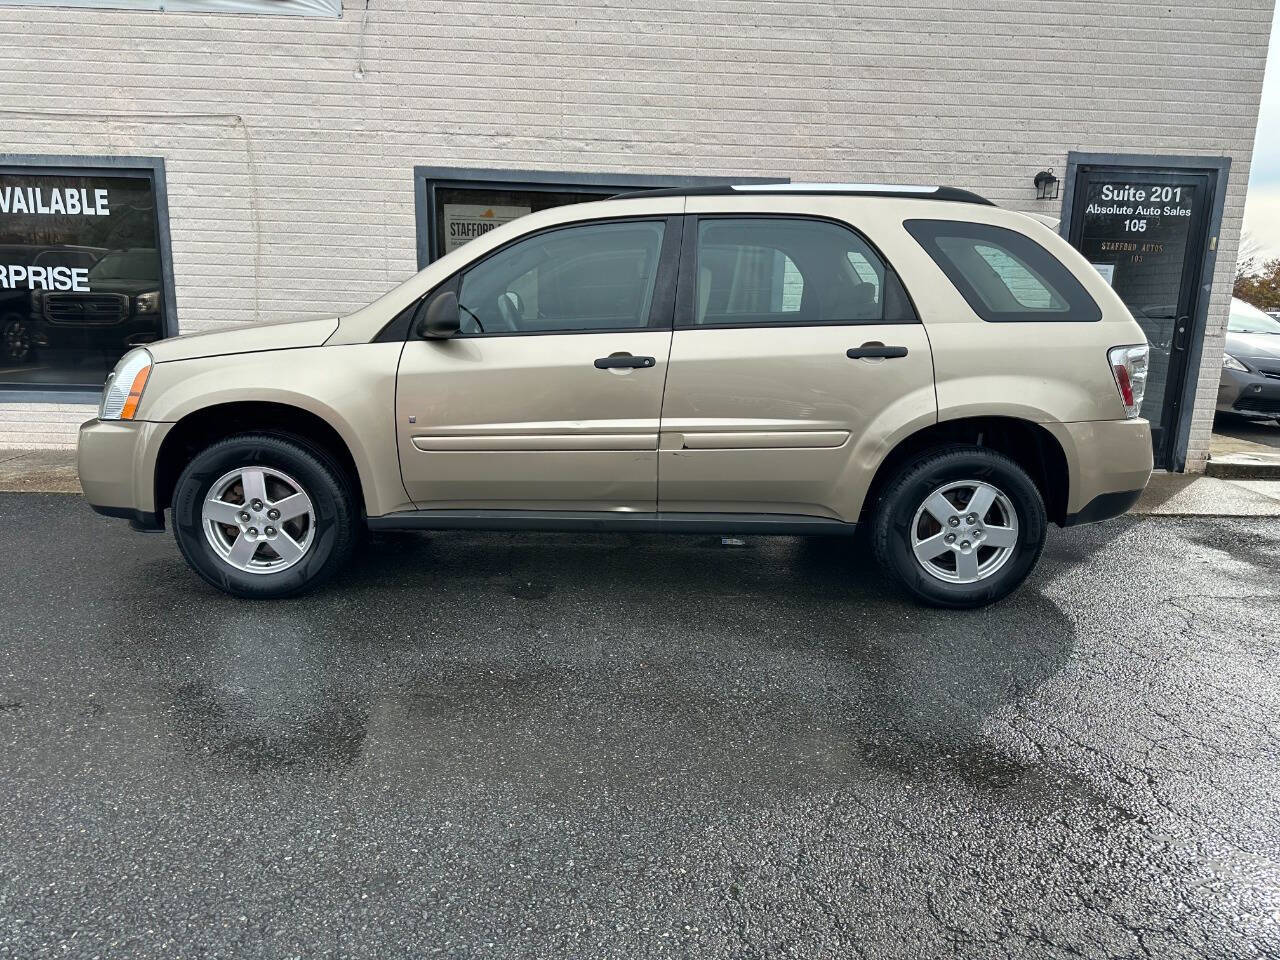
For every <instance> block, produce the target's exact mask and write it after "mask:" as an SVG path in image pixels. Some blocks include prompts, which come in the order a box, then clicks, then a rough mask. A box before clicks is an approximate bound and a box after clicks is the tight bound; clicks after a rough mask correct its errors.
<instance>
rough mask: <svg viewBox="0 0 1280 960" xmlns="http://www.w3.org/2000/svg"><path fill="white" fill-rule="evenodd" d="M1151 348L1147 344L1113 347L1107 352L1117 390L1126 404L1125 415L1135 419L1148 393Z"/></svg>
mask: <svg viewBox="0 0 1280 960" xmlns="http://www.w3.org/2000/svg"><path fill="white" fill-rule="evenodd" d="M1150 353H1151V348H1150V347H1148V346H1147V345H1146V344H1145V343H1135V344H1132V345H1131V346H1127V347H1112V348H1111V349H1110V350H1108V351H1107V360H1108V361H1109V362H1110V363H1111V374H1112V376H1114V377H1115V378H1116V389H1117V390H1119V391H1120V400H1121V402H1122V403H1123V404H1124V415H1125V416H1126V417H1128V418H1129V419H1131V420H1132V419H1133V418H1134V417H1136V416H1137V415H1138V411H1139V410H1141V409H1142V397H1143V395H1144V394H1145V393H1146V392H1147V358H1148V357H1149V356H1150Z"/></svg>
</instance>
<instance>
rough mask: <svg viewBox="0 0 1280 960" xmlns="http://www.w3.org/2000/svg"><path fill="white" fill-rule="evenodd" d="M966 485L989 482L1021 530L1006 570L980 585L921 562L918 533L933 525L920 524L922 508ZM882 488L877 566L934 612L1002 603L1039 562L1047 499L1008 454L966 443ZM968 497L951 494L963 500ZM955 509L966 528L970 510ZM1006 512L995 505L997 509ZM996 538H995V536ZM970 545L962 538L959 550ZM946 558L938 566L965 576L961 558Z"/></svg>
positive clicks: (875, 530) (928, 457) (875, 523)
mask: <svg viewBox="0 0 1280 960" xmlns="http://www.w3.org/2000/svg"><path fill="white" fill-rule="evenodd" d="M965 481H978V482H981V483H984V484H990V485H991V486H992V487H995V488H996V489H997V490H998V491H999V492H1000V493H1002V494H1003V495H1004V497H1005V498H1006V499H1007V502H1008V504H1009V505H1010V506H1011V507H1012V509H1013V511H1014V512H1015V514H1016V519H1017V528H1018V529H1017V536H1016V541H1015V544H1014V546H1013V547H1012V548H1011V550H1010V552H1009V553H1008V554H1007V556H1005V559H1004V560H1003V562H1002V564H1001V565H999V566H998V567H997V568H995V569H993V570H992V571H991V572H990V573H989V574H984V575H983V579H980V580H977V581H976V582H972V583H955V582H948V581H947V580H944V579H940V578H939V576H937V575H935V574H933V573H930V572H929V571H927V570H926V569H925V564H924V562H923V561H920V560H917V559H916V555H915V552H914V549H913V545H912V533H913V524H917V523H919V524H921V525H923V524H927V523H929V521H928V520H927V519H925V518H924V514H923V513H922V514H921V515H920V516H921V519H920V520H917V512H918V511H922V510H923V508H924V504H925V501H926V500H927V499H929V498H930V497H931V495H932V494H933V493H934V492H935V491H938V490H940V489H942V488H944V487H946V486H947V485H948V484H952V483H956V484H959V483H963V482H965ZM962 489H963V488H961V491H962ZM883 490H884V492H883V494H882V495H881V496H880V498H879V499H878V501H877V503H876V504H875V506H874V508H873V509H874V512H873V514H872V518H871V523H872V541H873V548H874V550H875V555H876V560H877V561H878V562H879V564H880V566H881V568H882V569H884V570H886V571H888V572H889V573H890V574H892V576H893V577H894V578H895V579H896V580H897V581H898V582H899V583H901V584H902V586H903V587H905V588H906V590H907V591H908V592H909V593H910V594H912V595H913V596H914V597H916V598H917V599H918V600H922V601H924V602H925V603H927V604H930V605H931V606H935V607H947V608H952V609H965V608H971V607H981V606H985V605H987V604H989V603H995V602H996V601H997V600H999V599H1001V598H1002V597H1004V596H1006V595H1007V594H1008V593H1010V592H1011V591H1012V590H1014V589H1015V588H1016V587H1017V586H1018V585H1019V584H1020V583H1022V581H1023V580H1025V579H1026V578H1027V575H1028V574H1029V573H1030V572H1031V570H1032V568H1033V567H1034V566H1035V565H1036V561H1037V560H1039V559H1040V551H1041V550H1043V549H1044V538H1045V527H1046V517H1045V509H1044V499H1043V498H1042V497H1041V496H1040V491H1039V490H1038V489H1037V488H1036V485H1035V483H1034V482H1033V481H1032V479H1031V477H1030V476H1028V475H1027V472H1026V471H1025V470H1023V469H1022V467H1020V466H1018V464H1017V463H1015V462H1014V461H1013V460H1011V459H1009V458H1008V457H1006V456H1004V455H1003V454H1000V453H996V452H995V451H993V450H988V449H986V448H984V447H976V446H969V445H967V444H964V445H961V444H955V445H950V446H946V447H939V448H938V449H936V450H931V451H929V452H928V453H925V454H923V455H921V456H920V457H917V458H916V459H914V460H912V461H910V462H908V463H906V464H905V465H904V466H903V467H902V468H901V469H900V470H899V471H898V472H897V473H896V474H895V475H894V476H893V477H892V478H890V479H889V481H888V483H887V484H886V485H885V487H884V488H883ZM961 491H957V492H956V493H953V494H952V496H959V495H961ZM956 509H957V514H958V516H959V519H960V520H961V523H962V524H963V523H965V520H966V516H965V515H964V513H963V510H964V508H963V506H961V507H957V508H956ZM1003 509H1004V508H1003V506H997V507H996V510H997V511H1000V510H1003ZM938 529H939V531H940V532H941V533H942V534H944V535H945V534H947V533H948V532H949V530H948V529H946V528H944V527H943V526H942V525H941V524H940V525H939V527H938ZM957 529H958V531H959V534H958V535H959V536H962V537H963V536H965V533H964V531H965V529H967V528H966V527H965V526H961V527H959V528H957ZM991 533H992V534H993V535H994V534H995V531H994V530H993V531H991ZM983 535H984V536H985V535H986V534H985V533H984V534H983ZM1010 536H1011V535H1010ZM967 542H968V541H963V540H961V541H957V544H964V543H967ZM974 542H975V543H977V541H976V540H975V541H974ZM943 549H944V550H946V549H948V548H943ZM957 549H958V548H957ZM983 549H984V550H988V551H991V552H990V553H987V554H986V556H987V558H988V560H987V561H984V562H990V561H991V559H992V558H993V557H996V555H997V551H995V550H994V549H993V548H990V547H985V546H984V547H983ZM972 550H973V553H974V555H975V557H976V556H980V553H979V548H978V547H977V546H975V547H973V548H972ZM942 556H943V558H944V559H940V560H939V561H938V562H939V564H940V565H941V564H945V563H948V562H950V563H952V564H955V565H956V571H957V572H958V564H959V558H958V557H955V556H952V557H951V559H950V560H949V561H948V560H947V559H945V558H946V557H947V556H948V554H946V553H944V554H943V555H942Z"/></svg>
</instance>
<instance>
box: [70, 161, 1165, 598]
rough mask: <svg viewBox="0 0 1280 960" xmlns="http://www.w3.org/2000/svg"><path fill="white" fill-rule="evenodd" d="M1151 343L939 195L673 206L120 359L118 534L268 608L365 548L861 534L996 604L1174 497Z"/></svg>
mask: <svg viewBox="0 0 1280 960" xmlns="http://www.w3.org/2000/svg"><path fill="white" fill-rule="evenodd" d="M1146 370H1147V345H1146V342H1145V339H1144V337H1143V333H1142V330H1141V328H1140V327H1139V326H1138V324H1137V323H1135V322H1134V320H1133V318H1132V317H1131V316H1130V315H1129V312H1128V310H1127V309H1126V308H1125V306H1124V304H1123V303H1121V301H1120V298H1119V297H1118V296H1116V294H1115V293H1114V292H1113V291H1112V290H1111V288H1110V287H1109V286H1108V285H1107V283H1106V281H1105V280H1103V278H1102V277H1101V276H1099V274H1098V273H1097V272H1096V271H1095V270H1094V269H1093V268H1092V267H1091V266H1090V265H1089V264H1088V262H1086V261H1085V259H1084V258H1083V257H1081V256H1080V254H1079V253H1077V252H1076V251H1075V250H1073V249H1072V248H1071V247H1070V246H1069V245H1068V244H1067V243H1066V242H1065V241H1064V240H1062V239H1061V238H1060V237H1058V236H1057V235H1056V234H1054V233H1053V232H1052V231H1050V230H1049V229H1048V228H1046V227H1045V226H1043V225H1041V224H1040V223H1038V222H1036V221H1035V220H1033V219H1031V218H1029V217H1026V216H1024V215H1022V214H1018V213H1014V212H1011V211H1008V210H1001V209H999V208H997V207H995V206H993V205H992V204H990V203H989V202H987V201H986V200H983V199H982V198H981V197H978V196H976V195H974V194H971V193H967V192H966V191H963V190H956V189H951V188H946V187H888V186H885V187H879V186H868V187H854V186H838V185H829V184H822V185H800V184H795V185H786V186H777V185H765V186H760V185H752V186H735V187H717V188H701V189H689V190H662V191H651V192H648V193H644V194H637V195H631V196H624V197H618V198H614V199H611V200H605V201H601V202H597V203H583V204H576V205H573V206H564V207H557V208H555V209H551V210H543V211H541V212H538V213H534V214H532V215H530V216H527V217H524V218H522V219H520V220H517V221H515V222H512V223H509V224H506V225H504V226H501V227H498V228H497V229H495V230H493V231H492V232H490V233H487V234H485V235H484V236H482V237H480V238H478V239H476V240H473V241H472V242H470V243H468V244H467V245H466V246H465V247H463V248H461V249H459V250H455V251H454V252H453V253H450V254H449V255H448V256H445V257H443V258H442V259H440V260H437V261H436V262H435V263H433V264H431V266H429V267H427V269H425V270H423V271H422V272H421V273H419V274H417V275H416V276H415V277H413V278H411V279H410V280H408V281H406V282H405V283H403V284H401V285H400V286H399V287H397V288H395V289H394V290H392V291H391V292H390V293H388V294H387V295H386V296H384V297H383V298H382V299H380V300H378V301H377V302H376V303H374V304H372V305H370V306H368V307H365V308H364V309H362V310H359V311H357V312H355V313H353V314H351V315H350V316H347V317H343V318H341V319H328V320H304V321H299V322H294V323H284V324H272V325H255V326H251V327H244V328H241V329H237V330H234V331H229V332H221V333H205V334H196V335H192V336H184V337H178V338H176V339H173V340H165V341H162V342H160V343H155V344H152V345H150V346H148V347H147V348H146V349H137V350H133V351H132V352H130V353H128V354H126V355H125V356H124V357H123V358H122V359H121V361H120V363H119V364H118V365H117V367H116V369H115V372H114V373H112V375H111V376H110V378H108V380H107V383H106V387H105V389H104V391H103V397H102V407H101V410H100V411H99V414H98V417H97V418H96V419H94V420H91V421H89V422H88V423H86V424H84V425H83V426H82V427H81V428H80V446H79V467H80V480H81V483H82V484H83V486H84V491H85V495H86V496H87V497H88V500H89V502H90V503H91V504H92V505H93V507H94V509H95V510H97V511H98V512H99V513H105V514H108V515H110V516H120V517H127V518H129V519H130V520H132V522H133V524H134V525H135V526H137V527H142V528H152V529H155V528H161V527H163V525H164V511H165V510H166V509H168V510H169V512H170V517H171V523H172V525H173V529H174V533H175V535H176V537H177V541H178V546H179V548H180V549H181V551H182V553H183V555H184V556H185V557H186V559H187V561H188V562H189V563H190V564H191V566H192V567H193V568H194V569H195V571H196V572H197V573H198V574H199V575H200V576H201V577H203V578H204V579H205V580H207V581H209V582H210V583H212V584H214V585H215V586H218V587H221V588H222V589H224V590H227V591H228V592H231V593H234V594H237V595H240V596H248V597H279V596H284V595H287V594H293V593H297V592H298V591H301V590H303V589H304V588H307V587H310V586H313V585H315V584H317V583H319V582H320V581H322V580H324V579H326V578H327V577H330V576H332V575H334V573H336V572H337V571H338V570H339V569H340V568H341V566H342V565H343V563H344V562H345V561H346V560H347V558H348V556H349V555H350V553H351V550H352V546H353V544H354V543H355V542H356V540H357V538H358V537H360V536H361V535H362V534H363V533H364V531H365V530H366V529H372V530H406V529H407V530H459V529H470V530H476V529H481V530H582V531H660V532H671V533H733V534H744V533H746V534H784V535H789V536H792V535H822V536H826V535H830V534H852V533H853V532H854V531H855V529H857V530H861V531H863V532H864V533H868V534H869V542H870V543H871V544H872V545H873V547H874V550H875V553H876V556H877V557H878V560H879V562H880V564H881V565H882V566H883V568H884V569H885V570H886V571H888V572H890V573H891V574H892V575H893V576H894V577H895V578H896V579H897V580H898V581H899V582H901V583H902V584H903V586H904V587H905V588H906V589H907V590H908V591H910V592H911V593H912V594H914V595H915V596H916V597H918V598H920V599H921V600H924V601H926V602H928V603H932V604H937V605H940V606H947V607H973V606H978V605H981V604H985V603H990V602H992V601H994V600H997V599H999V598H1000V597H1002V596H1004V595H1005V594H1006V593H1008V592H1009V591H1010V590H1012V589H1013V588H1014V587H1016V586H1017V585H1018V584H1019V583H1021V582H1022V580H1023V579H1024V578H1025V577H1026V576H1027V574H1028V573H1029V572H1030V570H1031V568H1032V567H1033V566H1034V565H1035V563H1036V560H1037V558H1038V557H1039V555H1040V551H1041V548H1042V546H1043V544H1044V538H1045V528H1046V525H1047V523H1048V522H1049V521H1053V522H1055V523H1057V524H1060V525H1063V526H1067V525H1071V524H1076V523H1086V522H1090V521H1095V520H1102V519H1105V518H1107V517H1113V516H1116V515H1117V514H1120V513H1123V512H1124V511H1125V510H1127V509H1128V508H1129V507H1130V506H1131V505H1132V504H1133V502H1134V501H1135V500H1136V499H1137V497H1138V495H1139V493H1140V492H1141V491H1142V488H1143V486H1144V485H1145V484H1146V482H1147V478H1148V477H1149V476H1150V473H1151V436H1150V429H1149V426H1148V424H1147V422H1146V421H1145V420H1142V419H1140V418H1139V417H1138V411H1139V408H1140V406H1141V404H1142V394H1143V388H1144V386H1145V380H1146Z"/></svg>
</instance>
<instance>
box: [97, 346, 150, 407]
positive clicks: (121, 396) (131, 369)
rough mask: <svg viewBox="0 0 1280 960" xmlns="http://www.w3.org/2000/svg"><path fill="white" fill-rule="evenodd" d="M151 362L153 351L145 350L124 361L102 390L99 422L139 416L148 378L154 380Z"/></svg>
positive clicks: (135, 351)
mask: <svg viewBox="0 0 1280 960" xmlns="http://www.w3.org/2000/svg"><path fill="white" fill-rule="evenodd" d="M151 362H152V361H151V353H150V351H148V350H143V349H142V348H141V347H139V348H138V349H136V350H130V351H129V352H128V353H126V354H125V355H124V356H123V357H121V358H120V362H119V363H117V364H116V368H115V369H114V370H112V371H111V376H109V377H107V382H106V385H105V386H104V387H103V388H102V405H101V406H100V407H99V408H98V419H99V420H132V419H133V417H134V414H136V413H137V412H138V402H139V401H140V400H141V399H142V391H143V390H145V389H146V388H147V378H148V377H149V376H151Z"/></svg>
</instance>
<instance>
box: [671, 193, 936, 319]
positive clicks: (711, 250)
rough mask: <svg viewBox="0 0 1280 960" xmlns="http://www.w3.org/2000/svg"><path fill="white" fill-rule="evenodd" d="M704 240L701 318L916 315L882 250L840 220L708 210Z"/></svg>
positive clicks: (697, 311)
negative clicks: (713, 214) (724, 214)
mask: <svg viewBox="0 0 1280 960" xmlns="http://www.w3.org/2000/svg"><path fill="white" fill-rule="evenodd" d="M686 242H687V240H686ZM697 242H698V249H697V282H696V299H695V302H694V310H693V318H692V322H693V323H694V324H695V325H705V326H743V325H750V324H763V325H769V324H775V325H776V324H796V325H805V324H822V323H881V322H901V321H910V320H914V319H915V316H914V314H913V313H912V311H911V308H910V305H909V303H908V302H907V299H906V296H905V294H904V293H902V291H901V286H900V285H898V284H896V278H893V277H892V271H891V270H889V268H888V267H887V266H886V265H885V263H884V261H883V260H881V259H880V256H879V255H878V254H877V253H876V252H875V251H874V250H872V249H871V247H870V246H869V245H868V244H867V242H866V241H865V240H863V239H862V238H861V237H859V236H858V235H857V234H856V233H854V232H853V231H852V230H849V229H847V228H845V227H842V226H840V225H838V224H835V223H829V222H827V221H824V220H806V219H802V218H796V217H761V218H752V219H746V218H743V219H739V218H728V217H725V218H721V217H706V218H701V219H699V221H698V241H697ZM891 279H892V281H893V282H892V283H890V280H891ZM891 286H893V287H894V289H893V290H890V287H891ZM685 322H687V321H685Z"/></svg>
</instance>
